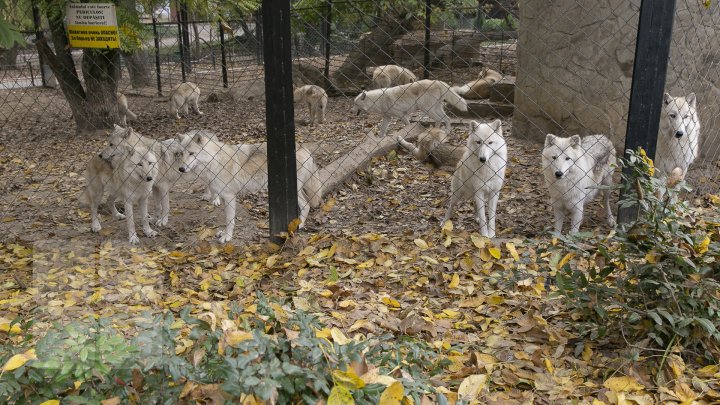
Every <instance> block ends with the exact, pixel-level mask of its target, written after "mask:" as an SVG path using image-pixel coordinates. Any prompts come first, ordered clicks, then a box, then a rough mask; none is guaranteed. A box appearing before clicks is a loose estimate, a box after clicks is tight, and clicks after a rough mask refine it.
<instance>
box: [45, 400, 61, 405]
mask: <svg viewBox="0 0 720 405" xmlns="http://www.w3.org/2000/svg"><path fill="white" fill-rule="evenodd" d="M40 405H60V400H59V399H48V400H47V401H45V402H41V403H40Z"/></svg>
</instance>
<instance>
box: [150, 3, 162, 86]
mask: <svg viewBox="0 0 720 405" xmlns="http://www.w3.org/2000/svg"><path fill="white" fill-rule="evenodd" d="M152 28H153V40H154V43H155V80H156V81H157V89H158V96H162V82H161V79H160V36H159V35H158V30H157V17H155V13H153V16H152Z"/></svg>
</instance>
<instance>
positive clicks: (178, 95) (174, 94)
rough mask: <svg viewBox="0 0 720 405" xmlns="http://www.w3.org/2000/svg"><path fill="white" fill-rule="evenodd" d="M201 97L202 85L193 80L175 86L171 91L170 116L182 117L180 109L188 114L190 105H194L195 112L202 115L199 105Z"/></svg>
mask: <svg viewBox="0 0 720 405" xmlns="http://www.w3.org/2000/svg"><path fill="white" fill-rule="evenodd" d="M199 99H200V87H198V85H197V84H195V83H192V82H185V83H180V84H178V85H177V86H175V87H173V89H172V91H171V93H170V116H171V117H172V118H176V119H180V115H179V114H178V111H182V112H183V114H185V115H188V107H192V110H193V112H194V113H196V114H198V115H202V114H203V113H202V112H201V111H200V108H199V107H198V100H199Z"/></svg>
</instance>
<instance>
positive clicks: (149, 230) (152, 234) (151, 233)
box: [143, 227, 158, 238]
mask: <svg viewBox="0 0 720 405" xmlns="http://www.w3.org/2000/svg"><path fill="white" fill-rule="evenodd" d="M143 232H145V236H147V237H148V238H154V237H156V236H157V235H158V233H157V231H156V230H154V229H152V228H150V227H148V228H145V229H143Z"/></svg>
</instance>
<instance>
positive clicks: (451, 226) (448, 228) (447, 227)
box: [441, 219, 453, 233]
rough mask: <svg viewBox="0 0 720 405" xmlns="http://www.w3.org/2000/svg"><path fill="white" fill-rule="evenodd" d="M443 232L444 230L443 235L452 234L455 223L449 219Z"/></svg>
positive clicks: (443, 227)
mask: <svg viewBox="0 0 720 405" xmlns="http://www.w3.org/2000/svg"><path fill="white" fill-rule="evenodd" d="M441 230H442V232H443V233H448V232H452V230H453V223H452V221H451V220H449V219H448V220H447V221H445V223H444V224H443V226H442V228H441Z"/></svg>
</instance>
